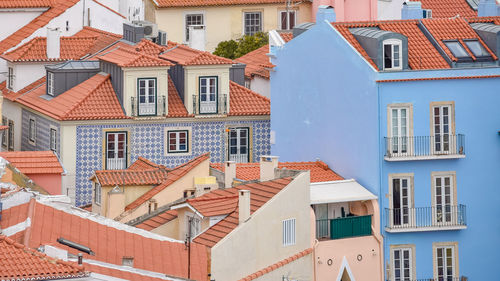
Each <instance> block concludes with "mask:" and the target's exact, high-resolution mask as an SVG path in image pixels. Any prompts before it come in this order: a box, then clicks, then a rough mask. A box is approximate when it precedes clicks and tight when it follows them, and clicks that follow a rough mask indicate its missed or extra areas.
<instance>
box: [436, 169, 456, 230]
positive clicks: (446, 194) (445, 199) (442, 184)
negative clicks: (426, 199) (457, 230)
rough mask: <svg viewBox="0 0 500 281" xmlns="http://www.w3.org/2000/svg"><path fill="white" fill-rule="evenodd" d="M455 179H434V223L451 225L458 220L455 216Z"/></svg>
mask: <svg viewBox="0 0 500 281" xmlns="http://www.w3.org/2000/svg"><path fill="white" fill-rule="evenodd" d="M452 180H453V178H452V177H451V176H437V177H434V187H435V188H434V202H435V206H434V222H435V223H436V224H447V223H451V222H453V221H454V220H455V219H456V214H454V210H453V208H454V205H455V204H454V202H453V201H454V200H453V197H454V194H453V182H452Z"/></svg>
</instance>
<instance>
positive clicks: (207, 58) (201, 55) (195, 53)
mask: <svg viewBox="0 0 500 281" xmlns="http://www.w3.org/2000/svg"><path fill="white" fill-rule="evenodd" d="M160 58H163V59H166V60H169V61H172V62H175V63H178V64H180V65H213V64H233V63H234V62H233V61H232V60H230V59H226V58H223V57H219V56H216V55H213V54H211V53H209V52H202V51H199V50H195V49H192V48H190V47H188V46H184V45H177V46H175V47H173V48H170V49H168V50H167V51H165V52H164V53H163V54H161V55H160Z"/></svg>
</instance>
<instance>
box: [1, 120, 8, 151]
mask: <svg viewBox="0 0 500 281" xmlns="http://www.w3.org/2000/svg"><path fill="white" fill-rule="evenodd" d="M8 122H9V119H7V117H5V116H2V126H7V124H8ZM8 134H9V129H7V130H4V131H3V134H2V147H3V148H5V149H8V147H9V141H8Z"/></svg>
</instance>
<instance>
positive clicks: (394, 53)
mask: <svg viewBox="0 0 500 281" xmlns="http://www.w3.org/2000/svg"><path fill="white" fill-rule="evenodd" d="M401 46H402V43H401V40H396V39H390V40H385V41H384V70H399V69H403V66H402V63H403V57H402V50H401Z"/></svg>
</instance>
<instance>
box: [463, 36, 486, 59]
mask: <svg viewBox="0 0 500 281" xmlns="http://www.w3.org/2000/svg"><path fill="white" fill-rule="evenodd" d="M464 42H465V45H467V48H469V50H471V52H472V53H473V54H474V56H476V57H489V56H490V53H488V51H486V49H485V48H484V47H483V45H481V43H479V41H478V40H467V41H464Z"/></svg>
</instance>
